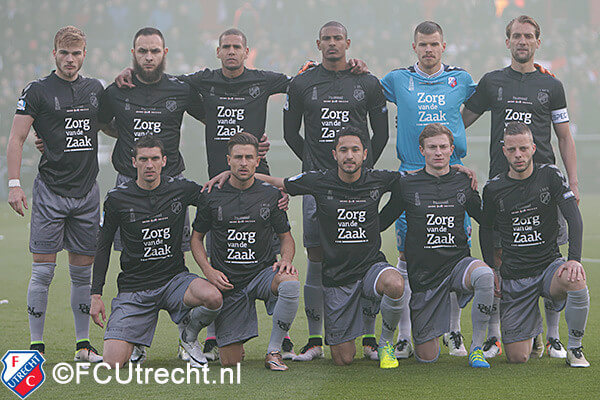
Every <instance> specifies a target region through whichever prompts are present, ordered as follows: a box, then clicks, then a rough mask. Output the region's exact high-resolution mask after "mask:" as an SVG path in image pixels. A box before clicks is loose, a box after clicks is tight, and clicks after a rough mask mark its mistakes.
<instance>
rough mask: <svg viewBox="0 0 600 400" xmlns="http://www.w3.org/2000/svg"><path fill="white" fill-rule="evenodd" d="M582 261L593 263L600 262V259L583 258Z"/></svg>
mask: <svg viewBox="0 0 600 400" xmlns="http://www.w3.org/2000/svg"><path fill="white" fill-rule="evenodd" d="M581 261H583V262H591V263H600V260H599V259H597V258H582V259H581Z"/></svg>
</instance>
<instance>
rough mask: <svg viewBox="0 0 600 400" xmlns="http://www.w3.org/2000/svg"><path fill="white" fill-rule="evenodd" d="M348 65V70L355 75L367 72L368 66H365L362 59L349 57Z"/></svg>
mask: <svg viewBox="0 0 600 400" xmlns="http://www.w3.org/2000/svg"><path fill="white" fill-rule="evenodd" d="M348 67H349V68H350V72H351V73H353V74H355V75H362V74H367V73H369V68H368V67H367V63H366V62H364V61H363V60H359V59H358V58H351V59H349V60H348Z"/></svg>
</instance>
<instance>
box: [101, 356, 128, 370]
mask: <svg viewBox="0 0 600 400" xmlns="http://www.w3.org/2000/svg"><path fill="white" fill-rule="evenodd" d="M102 361H103V362H105V363H106V364H108V365H110V367H111V368H117V365H118V366H119V368H123V366H124V365H125V364H126V363H127V361H128V357H124V356H120V355H118V354H110V353H109V354H106V353H104V354H103V355H102Z"/></svg>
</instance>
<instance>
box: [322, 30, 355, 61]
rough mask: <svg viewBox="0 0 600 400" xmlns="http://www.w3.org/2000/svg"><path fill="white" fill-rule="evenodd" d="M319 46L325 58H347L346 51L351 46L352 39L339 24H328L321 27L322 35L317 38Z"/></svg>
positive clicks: (333, 59)
mask: <svg viewBox="0 0 600 400" xmlns="http://www.w3.org/2000/svg"><path fill="white" fill-rule="evenodd" d="M317 47H318V48H319V51H320V52H321V54H322V55H323V59H324V60H328V61H338V60H342V59H345V58H346V51H347V50H348V48H349V47H350V39H348V38H347V37H346V35H345V34H344V30H343V29H342V28H340V27H338V26H327V27H325V28H323V29H321V37H320V38H319V39H317Z"/></svg>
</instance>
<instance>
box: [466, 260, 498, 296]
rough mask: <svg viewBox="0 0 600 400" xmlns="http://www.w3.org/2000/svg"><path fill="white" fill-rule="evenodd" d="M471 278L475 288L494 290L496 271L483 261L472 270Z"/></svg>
mask: <svg viewBox="0 0 600 400" xmlns="http://www.w3.org/2000/svg"><path fill="white" fill-rule="evenodd" d="M470 280H471V282H470V283H471V285H472V286H473V288H474V289H489V290H494V272H493V271H492V269H491V268H490V267H488V266H487V265H485V264H483V263H481V264H480V265H479V266H477V267H476V268H475V269H473V271H471V277H470Z"/></svg>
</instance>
